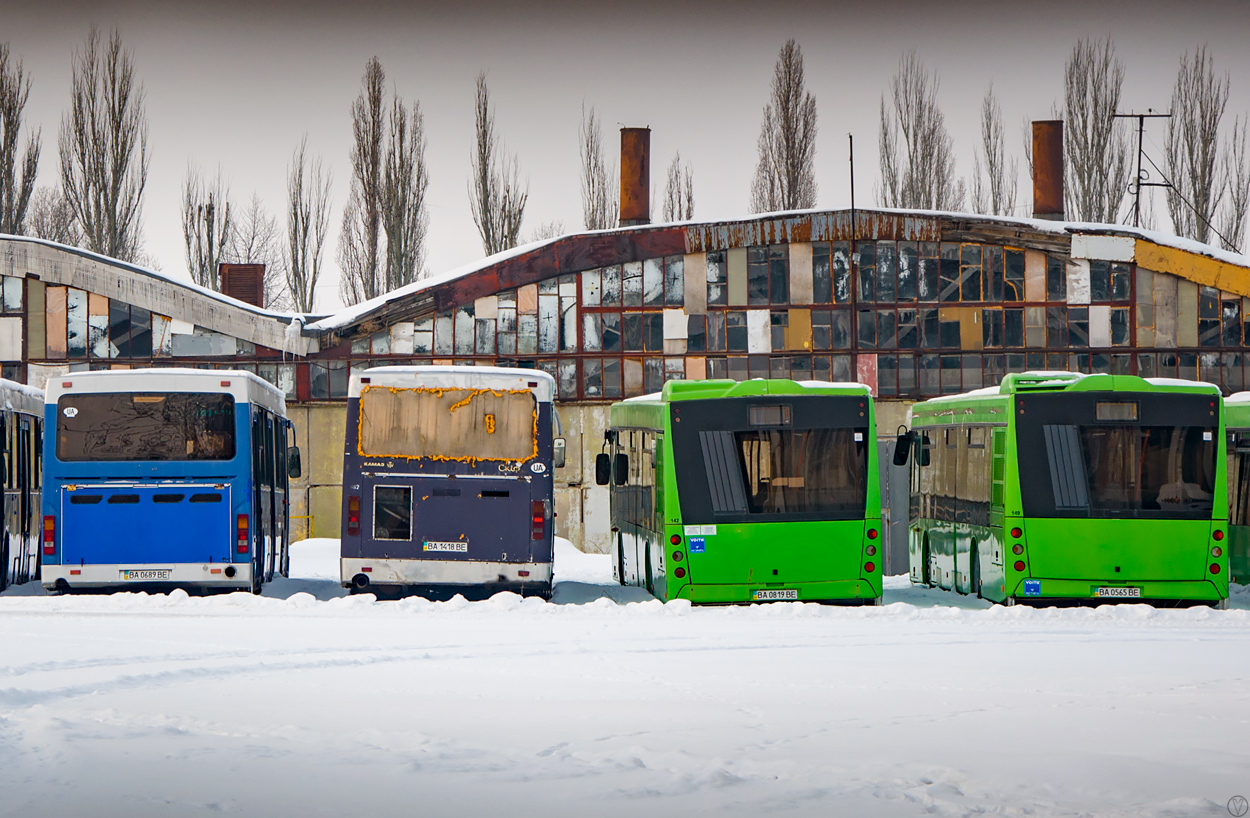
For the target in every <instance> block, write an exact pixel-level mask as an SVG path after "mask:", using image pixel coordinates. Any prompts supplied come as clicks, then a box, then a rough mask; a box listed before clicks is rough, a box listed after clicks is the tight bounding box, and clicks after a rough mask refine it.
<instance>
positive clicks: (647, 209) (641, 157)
mask: <svg viewBox="0 0 1250 818" xmlns="http://www.w3.org/2000/svg"><path fill="white" fill-rule="evenodd" d="M639 224H651V129H650V128H621V227H631V226H634V225H639Z"/></svg>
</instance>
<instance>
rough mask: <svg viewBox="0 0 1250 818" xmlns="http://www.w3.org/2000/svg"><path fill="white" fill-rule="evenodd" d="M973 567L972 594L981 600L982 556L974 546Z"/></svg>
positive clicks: (971, 577) (971, 575) (970, 579)
mask: <svg viewBox="0 0 1250 818" xmlns="http://www.w3.org/2000/svg"><path fill="white" fill-rule="evenodd" d="M971 556H972V566H971V570H970V571H969V574H970V577H969V580H968V581H969V582H971V583H972V589H971V591H972V593H974V594H976V595H977V599H981V555H980V554H979V553H977V547H976V546H975V545H973V546H972V555H971Z"/></svg>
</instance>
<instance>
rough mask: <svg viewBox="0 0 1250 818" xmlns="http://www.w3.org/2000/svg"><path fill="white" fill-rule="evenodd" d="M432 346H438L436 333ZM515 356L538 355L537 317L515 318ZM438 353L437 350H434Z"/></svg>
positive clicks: (436, 333)
mask: <svg viewBox="0 0 1250 818" xmlns="http://www.w3.org/2000/svg"><path fill="white" fill-rule="evenodd" d="M434 345H435V346H436V347H437V346H438V332H437V330H436V331H435V332H434ZM516 346H517V350H516V351H517V354H518V355H535V354H537V353H538V316H537V315H519V316H517V339H516ZM434 351H435V352H438V350H437V349H435V350H434Z"/></svg>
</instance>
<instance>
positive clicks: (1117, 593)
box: [1095, 587, 1141, 599]
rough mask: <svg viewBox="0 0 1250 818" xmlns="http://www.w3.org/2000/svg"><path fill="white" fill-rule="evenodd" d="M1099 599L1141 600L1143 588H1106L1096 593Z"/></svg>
mask: <svg viewBox="0 0 1250 818" xmlns="http://www.w3.org/2000/svg"><path fill="white" fill-rule="evenodd" d="M1095 593H1096V596H1097V597H1098V598H1099V599H1140V598H1141V588H1123V587H1104V588H1099V589H1098V590H1097V591H1096V592H1095Z"/></svg>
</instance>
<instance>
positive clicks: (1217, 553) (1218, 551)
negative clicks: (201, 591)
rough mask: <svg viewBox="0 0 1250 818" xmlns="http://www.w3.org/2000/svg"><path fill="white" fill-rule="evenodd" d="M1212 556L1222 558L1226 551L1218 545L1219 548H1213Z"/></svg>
mask: <svg viewBox="0 0 1250 818" xmlns="http://www.w3.org/2000/svg"><path fill="white" fill-rule="evenodd" d="M1211 556H1213V557H1222V556H1224V549H1223V548H1220V547H1219V546H1218V545H1217V546H1215V547H1214V548H1212V549H1211Z"/></svg>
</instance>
